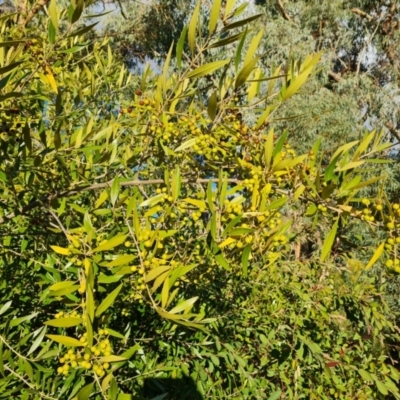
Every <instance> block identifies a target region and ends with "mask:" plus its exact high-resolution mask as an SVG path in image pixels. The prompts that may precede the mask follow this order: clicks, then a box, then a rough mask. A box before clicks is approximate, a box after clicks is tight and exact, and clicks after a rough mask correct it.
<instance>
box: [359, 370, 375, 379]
mask: <svg viewBox="0 0 400 400" xmlns="http://www.w3.org/2000/svg"><path fill="white" fill-rule="evenodd" d="M358 373H359V374H360V375H361V378H363V379H364V381H367V382H372V380H373V379H372V377H371V375H370V374H369V372H367V371H365V370H364V369H359V370H358Z"/></svg>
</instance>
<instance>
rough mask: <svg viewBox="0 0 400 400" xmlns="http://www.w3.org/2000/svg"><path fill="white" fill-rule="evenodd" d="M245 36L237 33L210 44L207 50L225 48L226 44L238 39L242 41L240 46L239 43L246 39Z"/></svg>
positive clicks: (242, 33) (243, 33)
mask: <svg viewBox="0 0 400 400" xmlns="http://www.w3.org/2000/svg"><path fill="white" fill-rule="evenodd" d="M245 34H246V32H239V33H236V34H234V35H230V36H227V37H225V38H223V39H221V40H218V41H217V42H214V43H212V44H211V45H210V46H208V48H209V49H214V48H216V47H221V46H226V45H227V44H231V43H234V42H236V41H237V40H239V39H242V40H241V41H240V44H241V43H243V42H244V39H245V37H246V35H245ZM240 44H239V47H240Z"/></svg>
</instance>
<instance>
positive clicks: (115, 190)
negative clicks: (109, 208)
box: [110, 177, 119, 206]
mask: <svg viewBox="0 0 400 400" xmlns="http://www.w3.org/2000/svg"><path fill="white" fill-rule="evenodd" d="M118 195H119V179H118V177H115V178H114V180H113V183H112V185H111V191H110V201H111V204H112V205H113V206H115V202H116V201H117V199H118Z"/></svg>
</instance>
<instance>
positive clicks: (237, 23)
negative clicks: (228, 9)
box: [223, 14, 263, 31]
mask: <svg viewBox="0 0 400 400" xmlns="http://www.w3.org/2000/svg"><path fill="white" fill-rule="evenodd" d="M262 15H263V14H256V15H252V16H251V17H248V18H244V19H241V20H240V21H235V22H232V23H231V24H228V25H226V26H224V29H223V30H224V31H228V30H230V29H235V28H239V27H241V26H243V25H246V24H248V23H249V22H251V21H254V20H256V19H258V18H260V17H261V16H262Z"/></svg>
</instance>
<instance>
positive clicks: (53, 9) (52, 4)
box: [49, 0, 58, 31]
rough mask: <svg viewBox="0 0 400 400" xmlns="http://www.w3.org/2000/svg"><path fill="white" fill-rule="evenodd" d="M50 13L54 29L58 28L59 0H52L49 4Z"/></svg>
mask: <svg viewBox="0 0 400 400" xmlns="http://www.w3.org/2000/svg"><path fill="white" fill-rule="evenodd" d="M49 15H50V19H51V22H52V23H53V26H54V29H55V30H56V31H57V30H58V13H57V0H51V1H50V5H49Z"/></svg>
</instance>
